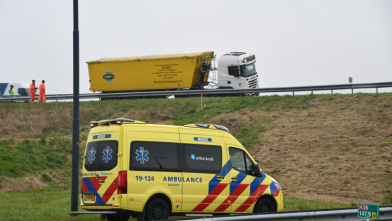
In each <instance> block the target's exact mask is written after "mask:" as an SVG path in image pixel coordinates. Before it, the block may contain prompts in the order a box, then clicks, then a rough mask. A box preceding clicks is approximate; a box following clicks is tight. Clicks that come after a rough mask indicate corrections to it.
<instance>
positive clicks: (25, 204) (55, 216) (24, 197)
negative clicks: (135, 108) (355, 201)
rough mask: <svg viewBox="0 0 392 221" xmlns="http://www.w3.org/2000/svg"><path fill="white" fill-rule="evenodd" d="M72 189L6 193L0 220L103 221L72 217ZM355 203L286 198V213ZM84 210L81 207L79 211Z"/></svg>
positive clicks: (0, 200) (0, 198) (0, 197)
mask: <svg viewBox="0 0 392 221" xmlns="http://www.w3.org/2000/svg"><path fill="white" fill-rule="evenodd" d="M70 201H71V191H70V190H69V188H51V189H38V190H30V191H23V192H15V191H11V192H6V193H2V194H1V195H0V220H10V221H11V220H12V221H19V220H21V221H22V220H31V221H34V220H37V221H38V220H39V221H46V220H48V221H53V220H56V221H57V220H59V221H60V220H100V216H99V215H79V216H73V217H71V216H70V215H69V212H70V208H71V205H70ZM355 206H356V205H352V204H343V203H339V204H338V203H326V202H319V201H314V200H303V199H295V198H284V209H285V211H292V210H312V209H327V208H328V209H330V208H344V207H355ZM80 210H82V209H81V208H80V207H79V211H80ZM130 220H136V219H130Z"/></svg>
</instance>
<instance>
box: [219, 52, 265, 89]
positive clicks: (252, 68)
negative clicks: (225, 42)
mask: <svg viewBox="0 0 392 221" xmlns="http://www.w3.org/2000/svg"><path fill="white" fill-rule="evenodd" d="M255 63H256V56H255V55H254V54H248V53H245V52H231V53H228V54H225V55H223V56H222V57H220V58H219V59H218V71H217V82H218V87H219V88H220V89H247V88H258V87H259V82H258V74H257V72H256V65H255Z"/></svg>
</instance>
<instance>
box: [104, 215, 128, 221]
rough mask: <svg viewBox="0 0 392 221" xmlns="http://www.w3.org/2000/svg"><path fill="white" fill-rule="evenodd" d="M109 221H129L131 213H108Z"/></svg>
mask: <svg viewBox="0 0 392 221" xmlns="http://www.w3.org/2000/svg"><path fill="white" fill-rule="evenodd" d="M106 217H107V218H108V221H128V220H129V217H131V215H129V214H118V215H108V216H106Z"/></svg>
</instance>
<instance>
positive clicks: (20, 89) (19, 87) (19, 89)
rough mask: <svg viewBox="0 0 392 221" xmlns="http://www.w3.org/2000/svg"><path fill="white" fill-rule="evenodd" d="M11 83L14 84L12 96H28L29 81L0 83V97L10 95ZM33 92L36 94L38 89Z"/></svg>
mask: <svg viewBox="0 0 392 221" xmlns="http://www.w3.org/2000/svg"><path fill="white" fill-rule="evenodd" d="M11 85H14V88H15V94H14V95H13V96H30V83H0V97H3V96H10V92H9V91H10V86H11ZM36 86H37V85H36ZM37 87H38V86H37ZM35 94H36V95H38V94H39V91H38V90H37V92H36V93H35Z"/></svg>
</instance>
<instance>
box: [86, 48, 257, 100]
mask: <svg viewBox="0 0 392 221" xmlns="http://www.w3.org/2000/svg"><path fill="white" fill-rule="evenodd" d="M255 63H256V57H255V55H254V54H248V53H244V52H231V53H228V54H225V55H223V56H221V57H220V58H219V59H218V63H217V67H215V55H214V52H213V51H209V52H197V53H185V54H168V55H152V56H137V57H124V58H102V59H99V60H96V61H89V62H87V64H88V70H89V77H90V90H91V91H93V92H97V91H98V92H99V91H101V92H103V93H106V92H107V93H108V92H125V91H154V90H155V91H159V90H178V89H201V88H205V89H247V88H258V85H259V83H258V74H257V72H256V66H255ZM210 72H212V74H211V76H209V75H210Z"/></svg>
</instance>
